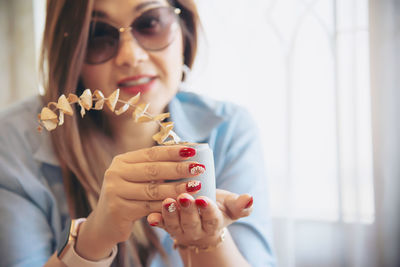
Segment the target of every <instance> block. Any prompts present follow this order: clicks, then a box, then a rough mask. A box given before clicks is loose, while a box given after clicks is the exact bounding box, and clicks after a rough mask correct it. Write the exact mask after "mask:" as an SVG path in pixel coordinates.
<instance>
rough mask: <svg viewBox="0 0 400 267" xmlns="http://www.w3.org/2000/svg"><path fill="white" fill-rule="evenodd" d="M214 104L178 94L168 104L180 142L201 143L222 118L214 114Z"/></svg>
mask: <svg viewBox="0 0 400 267" xmlns="http://www.w3.org/2000/svg"><path fill="white" fill-rule="evenodd" d="M214 105H215V102H212V101H206V100H204V99H203V98H201V97H199V96H197V95H196V94H193V93H188V92H180V93H178V94H177V95H176V96H175V97H174V98H173V99H172V101H171V102H170V103H169V105H168V108H169V112H170V114H171V121H173V122H174V129H173V130H174V131H175V133H176V134H177V135H178V136H179V137H180V138H181V139H182V141H187V142H196V143H201V142H204V141H206V139H207V138H208V137H209V136H210V134H211V131H212V130H213V129H214V128H215V127H216V126H218V125H219V124H220V123H221V122H222V121H223V120H224V118H223V117H222V116H219V115H218V114H216V112H215V107H214Z"/></svg>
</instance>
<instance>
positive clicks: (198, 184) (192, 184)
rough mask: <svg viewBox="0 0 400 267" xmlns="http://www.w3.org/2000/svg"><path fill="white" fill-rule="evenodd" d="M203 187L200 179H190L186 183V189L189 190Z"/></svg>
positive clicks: (193, 190) (197, 189)
mask: <svg viewBox="0 0 400 267" xmlns="http://www.w3.org/2000/svg"><path fill="white" fill-rule="evenodd" d="M200 189H201V182H200V181H190V182H188V183H187V184H186V191H187V192H195V191H199V190H200Z"/></svg>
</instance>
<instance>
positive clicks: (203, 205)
mask: <svg viewBox="0 0 400 267" xmlns="http://www.w3.org/2000/svg"><path fill="white" fill-rule="evenodd" d="M195 203H196V206H198V207H200V208H203V209H204V208H206V207H207V205H208V203H207V202H206V201H205V200H204V199H201V198H198V199H196V200H195Z"/></svg>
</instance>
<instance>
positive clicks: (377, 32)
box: [370, 0, 400, 266]
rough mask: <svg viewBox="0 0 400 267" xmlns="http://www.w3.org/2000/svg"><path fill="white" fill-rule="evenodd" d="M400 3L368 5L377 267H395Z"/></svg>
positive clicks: (399, 241) (399, 248)
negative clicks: (369, 18)
mask: <svg viewBox="0 0 400 267" xmlns="http://www.w3.org/2000/svg"><path fill="white" fill-rule="evenodd" d="M399 14H400V1H398V0H370V17H371V81H372V83H371V84H372V111H373V112H372V114H373V125H374V132H373V136H374V139H373V140H374V166H375V195H376V201H375V205H376V237H377V249H378V251H377V252H378V256H379V257H378V262H379V264H378V266H400V253H399V252H400V208H399V204H400V164H399V159H400V116H399V115H400V105H399V101H400V15H399Z"/></svg>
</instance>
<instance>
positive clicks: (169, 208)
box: [164, 202, 176, 212]
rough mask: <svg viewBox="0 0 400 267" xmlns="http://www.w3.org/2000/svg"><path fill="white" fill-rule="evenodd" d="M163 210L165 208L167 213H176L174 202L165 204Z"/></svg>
mask: <svg viewBox="0 0 400 267" xmlns="http://www.w3.org/2000/svg"><path fill="white" fill-rule="evenodd" d="M164 208H165V209H166V210H167V211H168V212H174V211H176V205H175V202H171V203H167V204H165V205H164Z"/></svg>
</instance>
